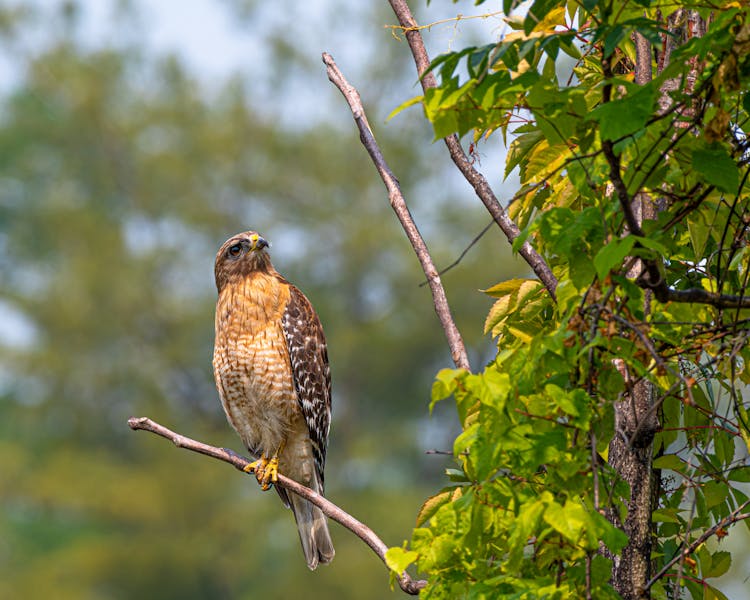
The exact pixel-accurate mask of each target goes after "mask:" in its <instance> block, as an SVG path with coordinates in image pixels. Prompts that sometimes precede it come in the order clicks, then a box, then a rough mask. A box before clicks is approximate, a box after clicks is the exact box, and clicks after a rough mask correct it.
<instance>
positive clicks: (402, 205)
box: [323, 52, 471, 370]
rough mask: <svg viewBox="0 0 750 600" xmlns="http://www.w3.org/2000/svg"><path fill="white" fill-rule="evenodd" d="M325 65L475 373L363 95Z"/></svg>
mask: <svg viewBox="0 0 750 600" xmlns="http://www.w3.org/2000/svg"><path fill="white" fill-rule="evenodd" d="M323 62H324V63H325V65H326V71H327V73H328V79H330V81H331V83H333V84H334V85H335V86H336V87H337V88H338V89H339V91H340V92H341V93H342V94H343V95H344V98H345V99H346V101H347V103H348V104H349V108H350V109H351V111H352V116H353V117H354V122H355V123H356V124H357V128H358V129H359V139H360V140H361V141H362V145H363V146H364V147H365V149H366V150H367V152H368V153H369V155H370V158H371V159H372V162H373V163H374V164H375V168H376V169H377V171H378V173H379V174H380V178H381V179H382V180H383V183H384V184H385V187H386V189H387V190H388V199H389V201H390V203H391V207H392V208H393V211H394V212H395V213H396V216H397V217H398V220H399V221H400V222H401V225H402V226H403V228H404V231H405V232H406V236H407V237H408V238H409V242H411V245H412V248H414V252H416V254H417V258H419V262H420V264H421V265H422V270H423V271H424V274H425V276H426V277H427V281H428V282H429V284H430V290H431V291H432V301H433V303H434V305H435V312H436V313H437V316H438V318H439V319H440V323H441V325H442V326H443V331H445V337H446V338H447V339H448V346H449V347H450V351H451V356H452V357H453V362H454V364H455V365H456V366H457V367H458V368H460V369H467V370H471V367H470V365H469V356H468V354H467V353H466V347H465V346H464V342H463V339H462V338H461V333H460V332H459V331H458V327H456V323H455V321H454V320H453V316H452V315H451V310H450V306H449V304H448V298H447V296H446V295H445V289H443V284H442V283H441V281H440V275H439V274H438V271H437V268H435V264H434V263H433V262H432V257H431V256H430V251H429V250H428V249H427V244H425V241H424V239H423V238H422V234H421V233H419V229H418V228H417V225H416V223H415V222H414V219H413V218H412V216H411V213H410V212H409V207H408V206H407V205H406V201H405V200H404V196H403V194H402V193H401V186H400V185H399V183H398V179H396V176H395V175H394V174H393V171H391V168H390V167H389V166H388V163H386V161H385V158H384V157H383V153H382V152H381V151H380V147H379V146H378V143H377V141H376V140H375V136H374V135H373V133H372V129H370V123H369V122H368V121H367V115H366V114H365V109H364V106H362V99H361V98H360V97H359V92H358V91H357V89H356V88H355V87H353V86H352V85H351V84H350V83H349V82H348V81H347V80H346V78H345V77H344V75H343V73H341V71H340V70H339V68H338V66H337V65H336V62H335V61H334V60H333V57H332V56H331V55H330V54H328V53H327V52H324V53H323Z"/></svg>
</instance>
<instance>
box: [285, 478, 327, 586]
mask: <svg viewBox="0 0 750 600" xmlns="http://www.w3.org/2000/svg"><path fill="white" fill-rule="evenodd" d="M316 483H317V482H316ZM315 487H317V486H315ZM315 487H313V489H315ZM316 491H317V490H316ZM288 497H289V501H290V503H291V509H292V512H293V513H294V519H295V520H296V521H297V531H299V539H300V541H301V542H302V551H303V552H304V553H305V560H306V561H307V566H308V567H310V570H312V571H314V570H315V568H316V567H317V566H318V563H321V564H324V565H325V564H328V563H329V562H331V561H332V560H333V557H334V555H335V554H336V551H335V550H334V549H333V542H332V541H331V534H330V533H329V532H328V520H327V519H326V516H325V515H324V514H323V511H322V510H320V509H319V508H318V507H317V506H315V505H314V504H311V503H310V502H308V501H307V500H304V499H303V498H300V497H299V496H297V494H288Z"/></svg>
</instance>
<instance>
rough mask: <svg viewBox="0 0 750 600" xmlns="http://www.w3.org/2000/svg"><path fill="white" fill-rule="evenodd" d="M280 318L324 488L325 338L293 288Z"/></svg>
mask: <svg viewBox="0 0 750 600" xmlns="http://www.w3.org/2000/svg"><path fill="white" fill-rule="evenodd" d="M289 290H290V292H291V295H290V298H289V304H288V305H287V307H286V310H285V311H284V316H283V318H282V325H281V326H282V329H283V330H284V335H285V336H286V342H287V346H288V348H289V359H290V361H291V364H292V376H293V377H294V387H295V389H296V391H297V400H298V402H299V406H300V409H301V410H302V415H303V416H304V418H305V422H306V423H307V429H308V432H309V434H310V441H311V442H312V450H313V457H314V459H315V468H316V471H317V473H318V477H319V478H320V484H321V491H322V488H323V481H324V480H323V469H324V468H325V464H326V446H327V444H328V430H329V428H330V425H331V369H330V367H329V365H328V350H327V348H326V338H325V335H324V334H323V327H322V326H321V325H320V319H318V315H317V314H316V313H315V310H314V309H313V307H312V305H311V304H310V301H309V300H308V299H307V298H306V297H305V295H304V294H303V293H302V292H301V291H300V290H299V289H297V288H296V287H294V286H293V285H291V284H290V285H289Z"/></svg>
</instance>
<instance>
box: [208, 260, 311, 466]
mask: <svg viewBox="0 0 750 600" xmlns="http://www.w3.org/2000/svg"><path fill="white" fill-rule="evenodd" d="M288 302H289V287H288V286H287V285H284V284H283V283H282V282H281V281H280V280H279V279H278V278H276V277H274V276H271V275H268V274H265V273H253V274H251V275H248V276H246V277H244V278H242V279H240V280H238V281H236V282H230V283H228V284H227V285H226V286H225V287H224V289H223V290H222V291H221V293H220V295H219V301H218V304H217V307H216V343H215V346H214V361H213V364H214V376H215V377H216V384H217V387H218V388H219V394H220V396H221V401H222V404H223V406H224V410H225V411H226V413H227V417H228V419H229V422H230V423H231V424H232V426H233V427H234V428H235V429H236V430H237V433H239V434H240V437H241V438H242V440H243V441H244V442H245V445H246V446H247V447H248V448H250V449H251V450H253V451H256V452H264V453H267V454H273V453H274V452H275V451H276V450H278V445H279V444H280V443H281V441H282V440H283V439H284V438H285V437H286V435H285V434H286V432H287V431H288V429H289V427H290V426H291V424H292V422H293V420H294V417H295V412H297V411H298V410H299V409H298V407H297V400H296V392H295V389H294V380H293V377H292V372H291V366H290V362H289V350H288V348H287V342H286V339H285V337H284V333H283V330H282V326H281V323H282V316H283V313H284V310H285V308H286V306H287V304H288Z"/></svg>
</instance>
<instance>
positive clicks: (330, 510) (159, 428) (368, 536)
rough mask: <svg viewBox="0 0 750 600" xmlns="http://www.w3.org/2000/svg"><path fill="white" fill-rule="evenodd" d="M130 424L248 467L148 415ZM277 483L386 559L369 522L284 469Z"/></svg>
mask: <svg viewBox="0 0 750 600" xmlns="http://www.w3.org/2000/svg"><path fill="white" fill-rule="evenodd" d="M128 425H129V426H130V428H131V429H133V430H138V429H141V430H143V431H150V432H151V433H155V434H156V435H159V436H161V437H163V438H166V439H168V440H171V441H172V442H173V443H174V445H175V446H177V447H178V448H185V449H186V450H191V451H192V452H198V453H199V454H205V455H206V456H210V457H212V458H217V459H219V460H222V461H224V462H226V463H229V464H230V465H232V466H233V467H234V468H235V469H238V470H240V471H243V472H245V473H247V471H245V468H246V467H247V466H248V465H249V464H250V461H249V460H248V459H246V458H244V457H242V456H239V455H238V454H235V453H234V452H232V451H231V450H227V449H225V448H217V447H215V446H209V445H208V444H204V443H203V442H198V441H196V440H193V439H190V438H189V437H185V436H184V435H180V434H179V433H175V432H174V431H172V430H171V429H167V428H166V427H164V426H163V425H159V423H157V422H155V421H152V420H151V419H149V418H148V417H130V418H129V419H128ZM276 485H278V486H280V487H283V488H284V489H286V490H289V491H291V492H294V493H295V494H297V495H298V496H301V497H302V498H304V499H305V500H308V501H310V502H312V503H313V504H314V505H315V506H317V507H318V508H320V510H322V511H323V513H324V514H325V515H326V516H327V517H328V518H330V519H333V520H334V521H336V522H337V523H340V524H341V525H343V526H344V527H346V528H347V529H348V530H349V531H351V532H352V533H354V534H355V535H356V536H357V537H358V538H360V539H361V540H362V541H363V542H364V543H365V544H367V545H368V546H369V547H370V548H372V551H373V552H375V554H377V555H378V556H379V557H380V560H382V561H383V562H384V563H385V553H386V551H387V550H388V546H386V545H385V543H384V542H383V540H381V539H380V538H379V537H378V536H377V535H376V534H375V532H374V531H373V530H372V529H370V528H369V527H368V526H367V525H365V524H364V523H362V522H360V521H358V520H357V519H355V518H354V517H352V516H351V515H350V514H349V513H347V512H345V511H344V510H342V509H341V508H339V507H338V506H336V505H335V504H334V503H333V502H331V501H330V500H327V499H326V498H324V497H323V496H321V495H320V494H318V493H317V492H314V491H312V490H311V489H310V488H307V487H305V486H303V485H302V484H299V483H297V482H296V481H294V480H292V479H289V478H288V477H284V475H282V474H281V473H279V480H278V482H277V484H276ZM397 579H398V584H399V586H400V587H401V589H402V590H403V591H404V592H406V593H407V594H411V595H412V596H416V595H417V594H419V590H421V589H422V588H423V587H425V586H426V585H427V582H426V581H422V580H418V581H415V580H413V579H412V578H411V577H410V576H409V574H408V573H406V572H404V573H402V574H401V575H400V576H398V577H397Z"/></svg>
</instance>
